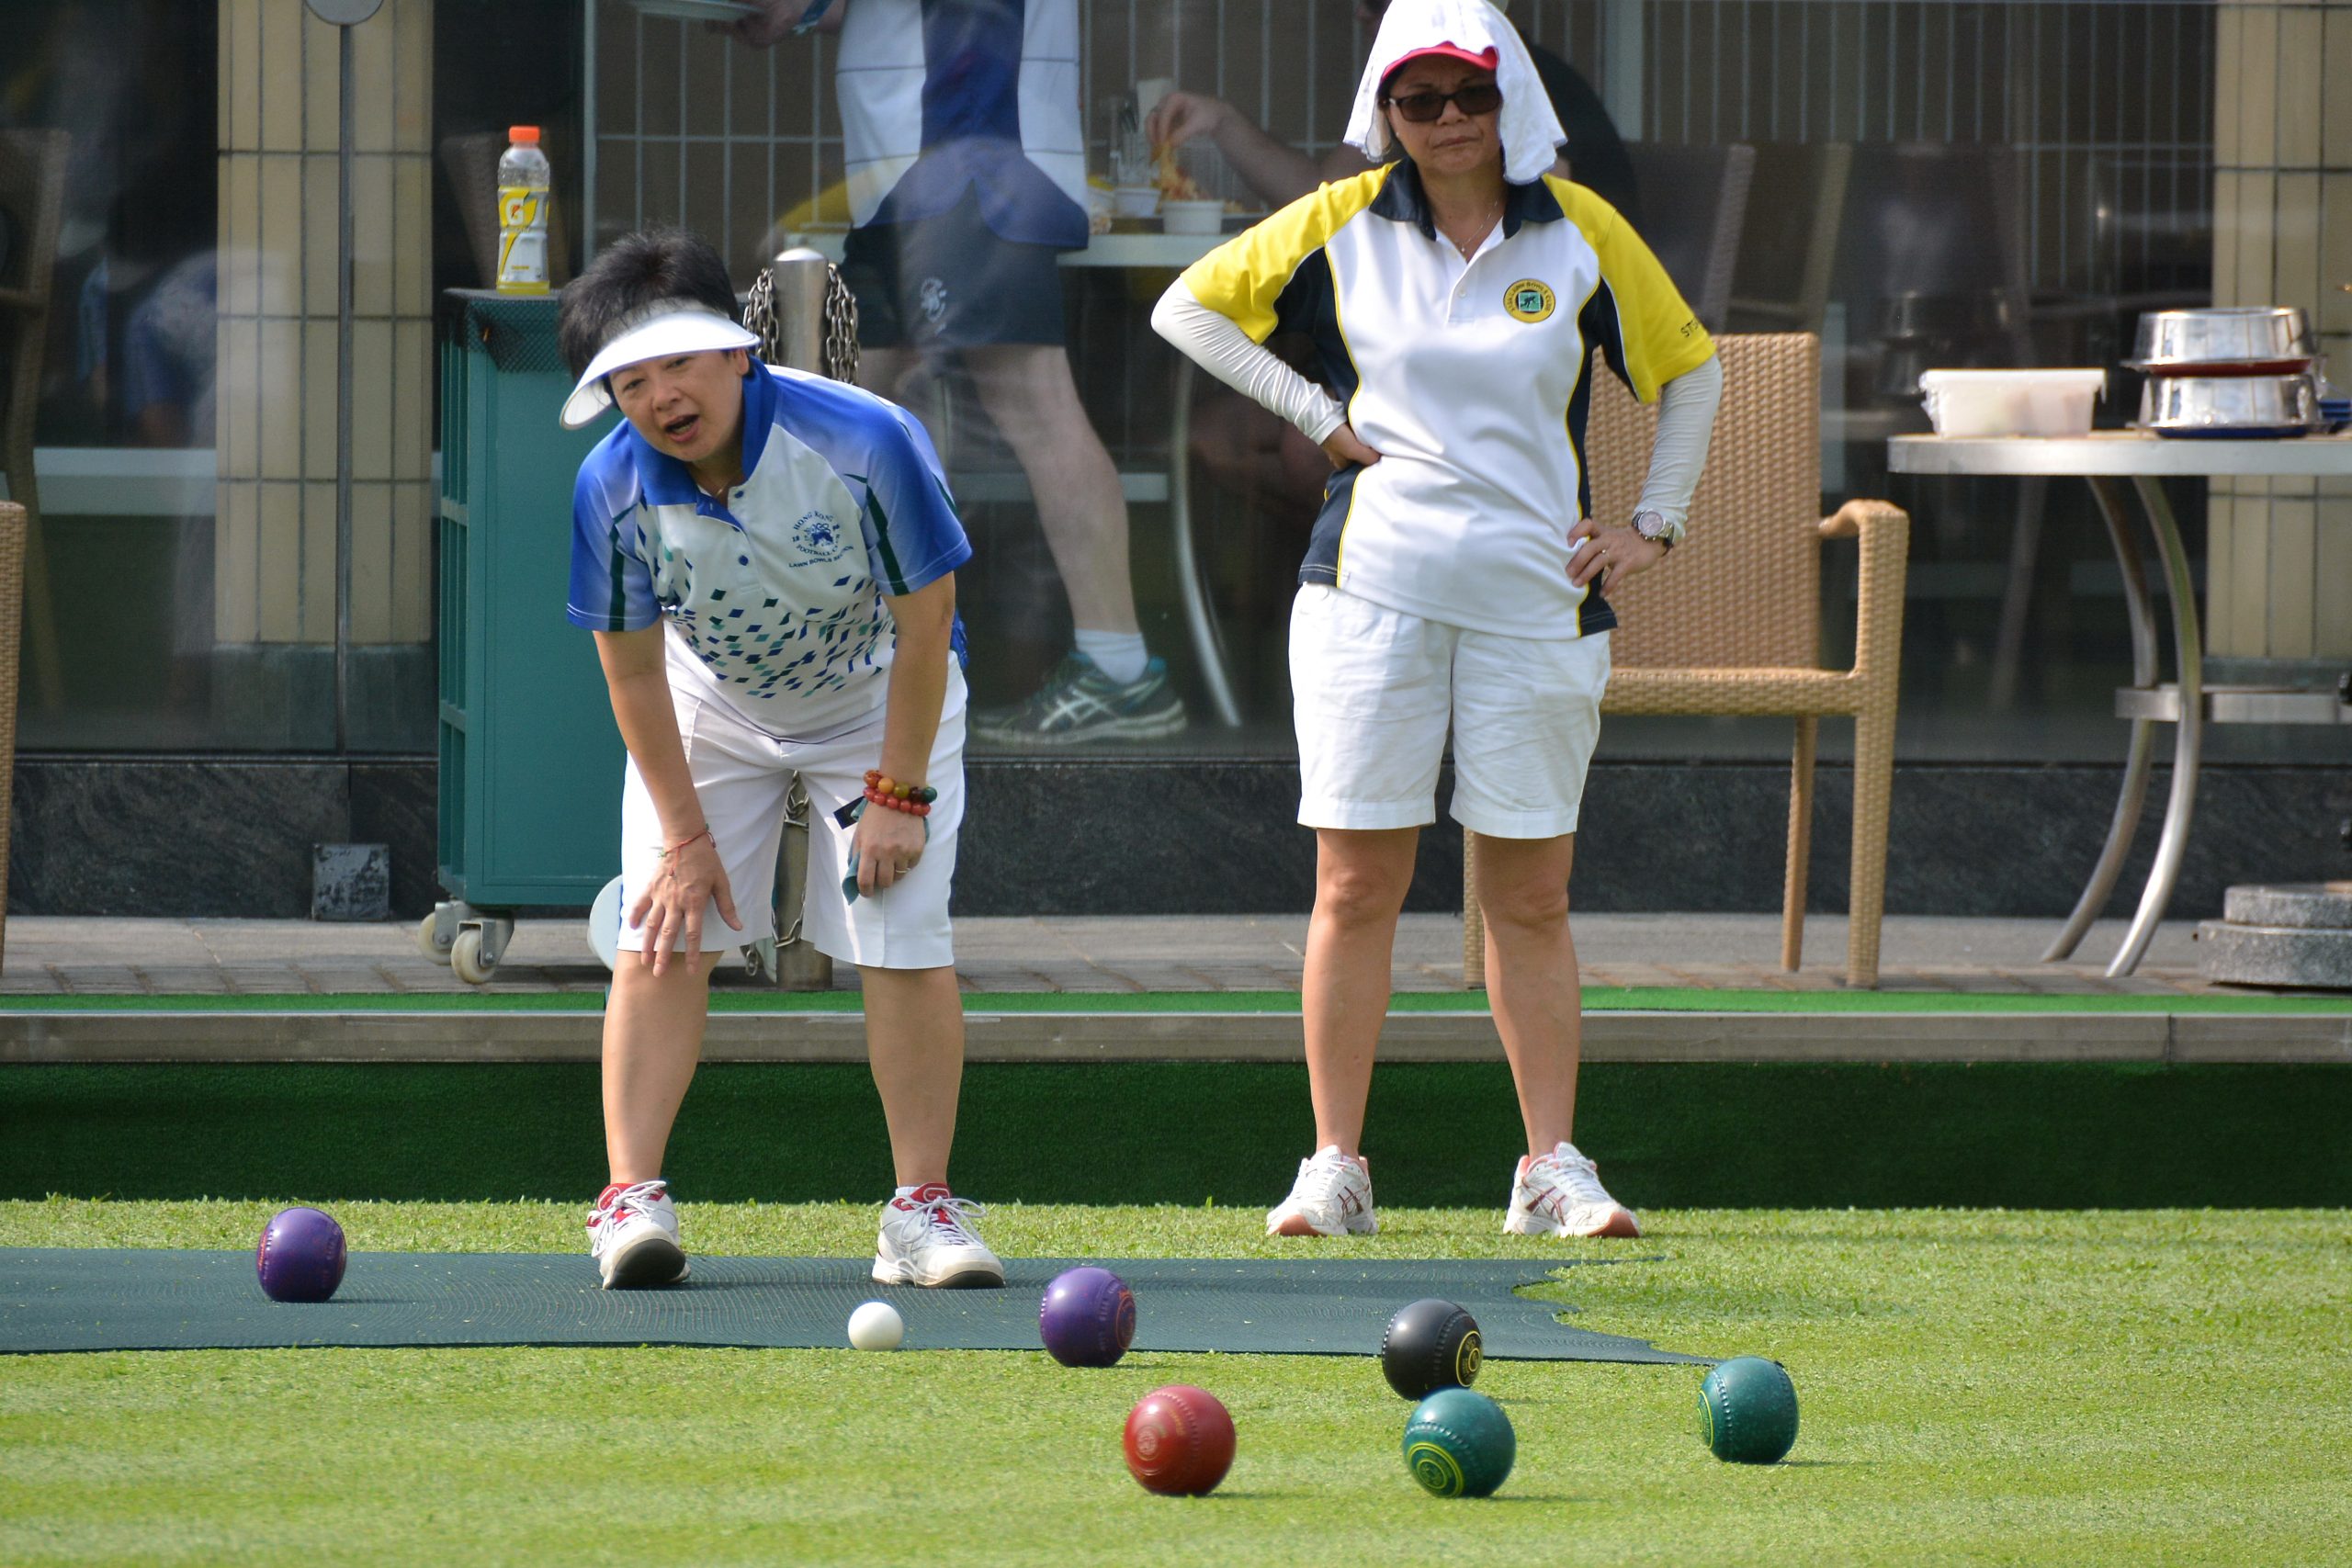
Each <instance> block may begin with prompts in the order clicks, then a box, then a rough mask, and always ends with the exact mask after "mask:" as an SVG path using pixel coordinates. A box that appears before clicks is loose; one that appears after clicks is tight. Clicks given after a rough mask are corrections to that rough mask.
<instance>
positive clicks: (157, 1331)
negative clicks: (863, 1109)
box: [0, 1247, 1705, 1362]
mask: <svg viewBox="0 0 2352 1568" xmlns="http://www.w3.org/2000/svg"><path fill="white" fill-rule="evenodd" d="M1077 1261H1079V1260H1076V1259H1071V1258H1015V1259H1012V1260H1010V1261H1008V1262H1007V1264H1006V1266H1005V1271H1006V1275H1007V1281H1006V1285H1005V1288H1004V1289H1002V1290H1001V1291H919V1290H913V1289H909V1288H903V1287H888V1288H886V1287H883V1286H877V1285H876V1284H875V1283H874V1282H873V1281H872V1280H869V1279H868V1278H867V1277H866V1269H868V1268H869V1267H870V1266H871V1265H870V1264H869V1263H868V1261H867V1260H866V1259H865V1258H695V1260H694V1274H693V1277H692V1278H691V1279H689V1280H686V1281H685V1282H684V1284H681V1285H676V1286H673V1287H670V1288H668V1289H665V1290H656V1291H600V1290H598V1289H597V1288H596V1276H595V1271H594V1269H593V1268H592V1266H591V1265H590V1263H589V1261H588V1259H587V1258H586V1257H584V1256H582V1255H579V1254H574V1253H503V1254H502V1253H397V1252H370V1253H354V1254H353V1255H352V1258H351V1268H350V1272H349V1273H348V1274H347V1275H345V1279H344V1281H343V1288H342V1289H341V1290H339V1291H337V1292H335V1296H334V1300H333V1301H330V1302H325V1303H319V1304H317V1305H295V1304H289V1303H279V1302H273V1301H271V1300H270V1299H269V1298H267V1297H266V1296H265V1295H263V1294H262V1293H261V1287H260V1285H259V1284H258V1283H256V1282H255V1280H254V1260H253V1255H252V1254H251V1253H244V1252H171V1251H113V1250H98V1249H92V1248H79V1247H28V1248H0V1352H15V1353H24V1352H31V1351H49V1350H194V1349H242V1348H259V1347H269V1346H298V1345H739V1346H777V1347H782V1346H845V1345H846V1344H847V1343H848V1336H847V1332H846V1325H847V1324H848V1322H849V1314H850V1312H851V1310H852V1309H854V1307H855V1306H856V1305H857V1304H858V1303H860V1302H865V1301H872V1300H875V1299H876V1298H879V1299H882V1300H885V1301H888V1302H890V1303H893V1304H894V1305H896V1306H897V1307H898V1309H899V1312H900V1313H901V1314H904V1315H905V1317H906V1320H907V1341H906V1347H907V1348H909V1349H917V1350H921V1349H955V1350H1035V1349H1036V1348H1038V1341H1037V1303H1038V1301H1039V1299H1040V1298H1041V1297H1043V1296H1044V1294H1045V1291H1046V1282H1047V1281H1048V1280H1052V1279H1053V1277H1054V1276H1055V1275H1057V1274H1058V1273H1060V1272H1061V1271H1062V1270H1063V1269H1069V1268H1073V1267H1075V1266H1076V1263H1077ZM1110 1266H1111V1267H1113V1268H1114V1269H1116V1270H1117V1272H1118V1274H1119V1276H1120V1278H1122V1279H1124V1280H1126V1282H1127V1284H1128V1285H1129V1287H1130V1288H1132V1289H1133V1290H1134V1292H1136V1342H1135V1348H1136V1349H1138V1350H1229V1351H1255V1352H1259V1353H1272V1354H1290V1355H1366V1354H1370V1353H1372V1352H1373V1351H1375V1350H1377V1349H1378V1348H1379V1347H1380V1336H1381V1330H1382V1329H1383V1328H1384V1327H1385V1325H1386V1324H1387V1321H1388V1316H1389V1314H1391V1313H1393V1312H1395V1311H1396V1310H1397V1308H1398V1307H1400V1306H1402V1305H1404V1304H1405V1303H1407V1302H1408V1301H1413V1300H1415V1299H1417V1298H1419V1297H1421V1296H1443V1297H1446V1298H1448V1299H1449V1300H1452V1301H1455V1302H1459V1303H1461V1304H1462V1305H1464V1307H1467V1308H1468V1309H1469V1310H1470V1312H1471V1314H1472V1315H1474V1316H1475V1317H1476V1318H1477V1320H1478V1325H1479V1327H1480V1329H1481V1330H1482V1331H1483V1332H1484V1336H1485V1339H1486V1351H1487V1355H1488V1356H1500V1357H1504V1358H1507V1359H1519V1360H1566V1361H1645V1362H1698V1361H1702V1360H1704V1359H1705V1358H1702V1357H1695V1356H1684V1355H1679V1354H1676V1353H1675V1352H1673V1351H1669V1350H1658V1349H1654V1348H1651V1346H1650V1345H1649V1344H1648V1343H1647V1342H1645V1341H1644V1340H1640V1339H1628V1338H1623V1337H1619V1336H1617V1335H1613V1334H1594V1333H1590V1332H1588V1331H1587V1330H1584V1329H1580V1328H1570V1327H1568V1326H1567V1325H1565V1324H1563V1323H1560V1322H1559V1321H1557V1319H1556V1318H1555V1316H1554V1314H1555V1313H1556V1312H1559V1311H1561V1310H1564V1309H1563V1308H1561V1307H1560V1306H1559V1305H1558V1304H1557V1303H1549V1302H1539V1301H1531V1300H1528V1299H1527V1298H1525V1297H1522V1296H1518V1295H1515V1294H1513V1293H1512V1290H1513V1287H1515V1286H1519V1285H1526V1284H1534V1283H1538V1282H1540V1281H1543V1280H1547V1279H1550V1278H1551V1277H1552V1274H1553V1270H1555V1269H1560V1268H1563V1267H1571V1266H1574V1265H1573V1264H1571V1263H1568V1262H1566V1261H1564V1260H1561V1259H1536V1260H1532V1261H1519V1262H1492V1261H1479V1262H1454V1261H1410V1260H1404V1261H1400V1260H1391V1259H1383V1260H1379V1261H1353V1262H1351V1261H1345V1260H1340V1259H1330V1258H1326V1259H1305V1258H1303V1259H1300V1260H1297V1261H1292V1260H1290V1259H1286V1258H1283V1259H1270V1258H1261V1259H1251V1260H1246V1261H1245V1260H1237V1259H1227V1258H1126V1259H1122V1260H1117V1261H1114V1262H1113V1263H1112V1264H1111V1265H1110Z"/></svg>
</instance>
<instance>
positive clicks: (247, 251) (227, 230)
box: [215, 152, 261, 316]
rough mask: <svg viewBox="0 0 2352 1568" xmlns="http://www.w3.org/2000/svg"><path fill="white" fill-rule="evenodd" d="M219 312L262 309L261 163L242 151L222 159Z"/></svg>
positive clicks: (247, 313) (247, 312) (243, 312)
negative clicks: (221, 253)
mask: <svg viewBox="0 0 2352 1568" xmlns="http://www.w3.org/2000/svg"><path fill="white" fill-rule="evenodd" d="M215 227H216V229H217V231H218V232H219V234H220V249H221V250H222V252H223V253H224V254H223V255H222V256H221V258H220V286H219V287H220V294H219V296H218V298H219V300H220V312H221V314H223V315H229V316H250V315H253V314H254V313H255V312H256V311H258V310H260V309H261V254H260V253H261V161H260V160H259V159H258V158H255V157H254V156H253V155H252V154H251V153H245V152H240V153H236V154H233V155H232V156H230V157H226V158H223V159H221V160H220V221H219V222H218V224H217V225H215Z"/></svg>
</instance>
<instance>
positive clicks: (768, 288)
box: [743, 267, 781, 365]
mask: <svg viewBox="0 0 2352 1568" xmlns="http://www.w3.org/2000/svg"><path fill="white" fill-rule="evenodd" d="M743 328H744V330H745V331H746V332H749V333H751V334H752V336H754V337H756V338H758V339H759V340H760V357H761V358H762V359H764V360H766V361H767V362H768V363H770V364H771V365H773V364H774V363H775V356H776V355H777V354H778V353H779V352H780V350H779V347H778V344H777V342H776V340H777V338H778V337H779V336H780V335H781V333H780V324H779V323H778V322H777V321H776V316H775V277H773V276H770V274H769V272H768V269H767V268H765V267H762V268H760V271H759V276H756V277H754V278H752V298H751V299H750V300H749V301H748V302H747V303H746V304H745V305H744V306H743Z"/></svg>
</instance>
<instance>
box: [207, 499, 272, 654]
mask: <svg viewBox="0 0 2352 1568" xmlns="http://www.w3.org/2000/svg"><path fill="white" fill-rule="evenodd" d="M218 507H219V510H218V512H217V513H215V515H214V517H213V521H212V526H213V542H212V635H213V637H214V639H215V640H216V641H220V642H252V641H254V640H255V639H256V638H257V637H260V635H261V624H260V611H261V598H260V584H259V583H258V582H257V581H256V570H257V566H258V557H257V556H256V554H255V547H256V546H257V545H258V543H259V539H260V534H261V487H260V486H259V485H257V484H255V483H254V482H253V481H251V480H240V481H237V482H235V483H227V482H224V483H223V484H221V486H220V501H219V502H218Z"/></svg>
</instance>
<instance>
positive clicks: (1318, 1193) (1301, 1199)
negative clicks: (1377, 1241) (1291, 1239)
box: [1266, 1144, 1380, 1235]
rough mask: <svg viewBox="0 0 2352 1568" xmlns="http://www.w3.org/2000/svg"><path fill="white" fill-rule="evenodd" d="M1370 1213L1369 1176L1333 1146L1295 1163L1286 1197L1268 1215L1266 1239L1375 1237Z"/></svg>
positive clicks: (1377, 1226) (1362, 1166)
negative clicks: (1291, 1181) (1334, 1236)
mask: <svg viewBox="0 0 2352 1568" xmlns="http://www.w3.org/2000/svg"><path fill="white" fill-rule="evenodd" d="M1379 1232H1380V1222H1379V1221H1378V1220H1377V1219H1375V1218H1374V1217H1373V1213H1372V1171H1371V1168H1369V1167H1367V1166H1366V1165H1365V1164H1364V1162H1363V1159H1362V1158H1361V1157H1359V1156H1355V1155H1343V1154H1341V1153H1340V1145H1337V1144H1332V1145H1329V1146H1328V1147H1325V1148H1323V1149H1321V1150H1318V1151H1317V1153H1316V1155H1315V1156H1314V1157H1313V1158H1312V1159H1303V1160H1300V1161H1299V1162H1298V1179H1297V1180H1296V1181H1295V1182H1293V1183H1292V1184H1291V1189H1290V1196H1289V1197H1287V1198H1285V1199H1283V1201H1281V1202H1280V1203H1277V1204H1276V1205H1274V1207H1273V1208H1272V1209H1271V1210H1269V1211H1267V1213H1266V1234H1267V1235H1378V1234H1379Z"/></svg>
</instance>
